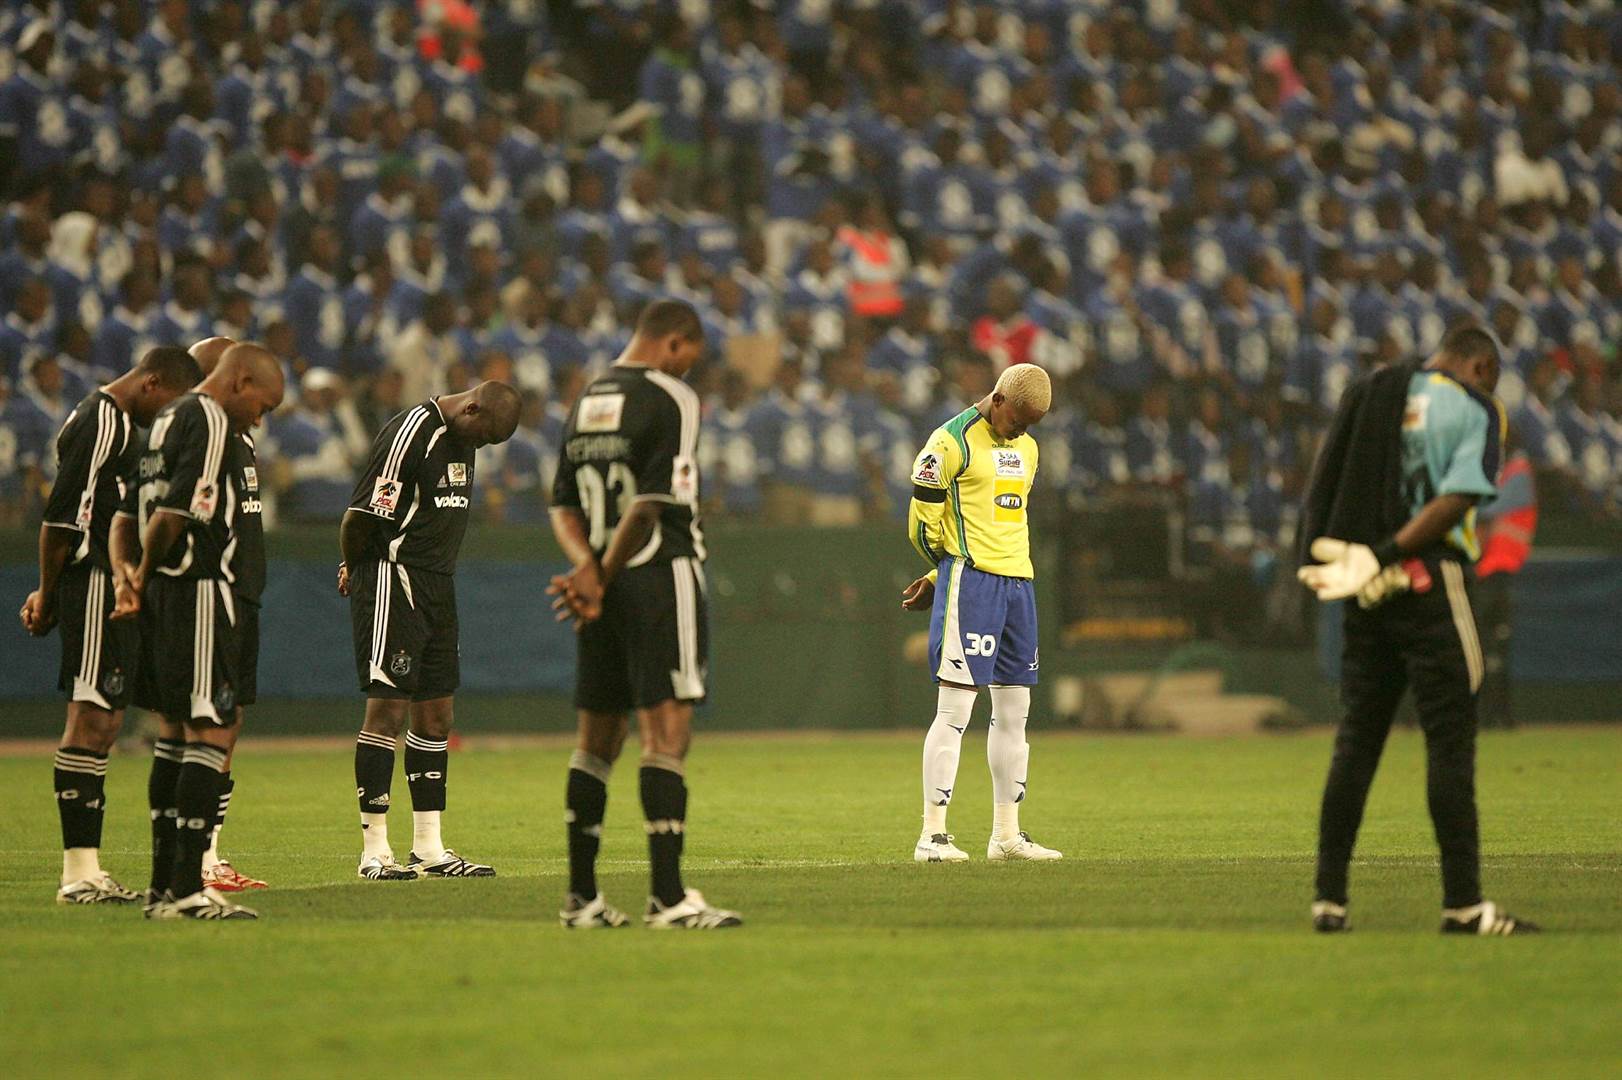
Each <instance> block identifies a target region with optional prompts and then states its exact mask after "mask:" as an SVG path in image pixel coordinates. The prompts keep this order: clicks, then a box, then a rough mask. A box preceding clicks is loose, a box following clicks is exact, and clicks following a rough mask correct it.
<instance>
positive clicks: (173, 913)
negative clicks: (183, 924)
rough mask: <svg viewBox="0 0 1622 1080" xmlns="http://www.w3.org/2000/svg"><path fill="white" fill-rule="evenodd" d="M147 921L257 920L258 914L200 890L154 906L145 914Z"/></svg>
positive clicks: (205, 890) (207, 891)
mask: <svg viewBox="0 0 1622 1080" xmlns="http://www.w3.org/2000/svg"><path fill="white" fill-rule="evenodd" d="M147 918H149V919H207V920H213V919H257V918H259V913H258V912H257V911H255V910H254V909H253V908H246V907H243V906H242V905H241V904H233V903H231V901H229V900H227V899H226V898H225V897H224V896H221V895H220V894H219V893H217V892H215V891H214V890H213V889H202V890H200V891H198V892H194V893H192V894H191V895H190V896H183V897H181V898H180V899H179V900H168V901H165V902H163V903H159V904H157V905H156V906H154V907H153V908H152V909H151V911H150V912H149V913H148V914H147Z"/></svg>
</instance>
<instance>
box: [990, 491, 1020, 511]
mask: <svg viewBox="0 0 1622 1080" xmlns="http://www.w3.org/2000/svg"><path fill="white" fill-rule="evenodd" d="M992 502H994V503H996V504H997V505H998V506H999V507H1001V508H1002V509H1004V510H1018V509H1019V508H1020V507H1022V506H1024V505H1025V500H1024V499H1023V498H1021V497H1020V495H1019V493H1018V492H1013V491H1005V492H1003V493H1002V494H1001V495H998V496H997V497H996V498H995V499H993V500H992Z"/></svg>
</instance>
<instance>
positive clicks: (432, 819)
mask: <svg viewBox="0 0 1622 1080" xmlns="http://www.w3.org/2000/svg"><path fill="white" fill-rule="evenodd" d="M442 812H443V811H439V810H413V811H411V850H412V851H413V852H415V853H416V856H417V858H419V859H421V860H422V861H423V862H430V863H431V862H438V861H439V860H440V859H442V858H444V857H445V841H443V840H441V839H440V838H439V815H440V814H441V813H442Z"/></svg>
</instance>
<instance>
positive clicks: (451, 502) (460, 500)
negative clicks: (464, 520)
mask: <svg viewBox="0 0 1622 1080" xmlns="http://www.w3.org/2000/svg"><path fill="white" fill-rule="evenodd" d="M434 506H435V507H437V508H438V509H440V510H445V509H455V510H466V509H467V507H468V502H467V496H466V495H435V496H434Z"/></svg>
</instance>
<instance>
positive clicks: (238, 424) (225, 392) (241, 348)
mask: <svg viewBox="0 0 1622 1080" xmlns="http://www.w3.org/2000/svg"><path fill="white" fill-rule="evenodd" d="M197 389H198V392H199V393H204V394H207V395H208V396H209V397H211V398H213V399H214V400H215V401H217V402H219V405H220V408H222V409H224V410H225V415H226V416H227V417H228V418H229V419H230V421H231V428H232V430H233V431H248V430H250V429H251V428H253V427H255V426H257V425H258V423H259V421H260V420H261V419H263V418H264V415H265V414H266V413H268V412H271V411H272V410H274V409H276V408H277V407H278V406H280V405H281V403H282V394H283V392H284V391H285V389H286V387H285V385H284V377H283V375H282V365H281V362H280V361H278V360H277V359H276V356H275V354H274V353H272V352H271V351H270V350H269V349H267V348H265V347H264V346H263V345H255V344H253V343H251V342H238V343H236V344H234V345H231V346H229V347H227V348H226V349H225V350H223V351H222V352H221V353H220V358H219V362H218V363H217V364H215V366H214V370H213V371H212V372H211V373H210V374H209V376H208V377H207V378H206V379H204V380H203V381H202V382H201V383H200V384H198V387H197Z"/></svg>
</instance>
